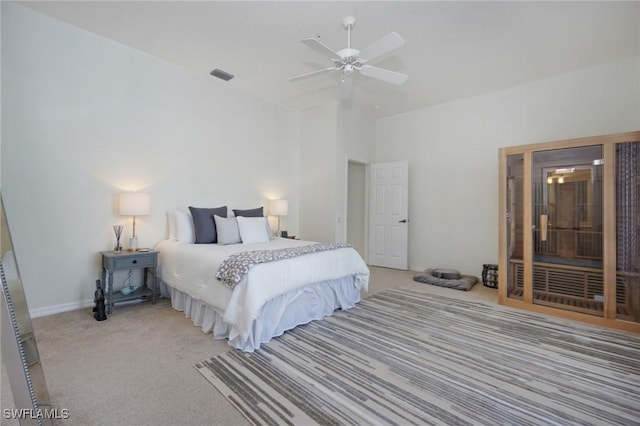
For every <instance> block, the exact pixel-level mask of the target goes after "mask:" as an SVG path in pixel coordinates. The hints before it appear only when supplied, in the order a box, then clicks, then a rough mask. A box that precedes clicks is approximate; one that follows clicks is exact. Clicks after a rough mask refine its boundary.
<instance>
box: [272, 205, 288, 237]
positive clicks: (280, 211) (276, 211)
mask: <svg viewBox="0 0 640 426" xmlns="http://www.w3.org/2000/svg"><path fill="white" fill-rule="evenodd" d="M269 211H270V212H271V215H272V216H278V230H277V231H276V235H277V236H278V237H279V236H280V216H286V215H288V214H289V202H288V201H287V200H271V202H270V205H269Z"/></svg>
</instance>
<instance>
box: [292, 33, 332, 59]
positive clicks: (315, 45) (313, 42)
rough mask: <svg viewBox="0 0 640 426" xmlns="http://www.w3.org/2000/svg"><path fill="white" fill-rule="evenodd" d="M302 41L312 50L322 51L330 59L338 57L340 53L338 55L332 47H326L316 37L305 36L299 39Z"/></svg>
mask: <svg viewBox="0 0 640 426" xmlns="http://www.w3.org/2000/svg"><path fill="white" fill-rule="evenodd" d="M300 41H301V42H302V43H304V44H305V45H307V46H309V47H310V48H312V49H313V50H315V51H317V52H320V53H322V54H323V55H324V56H326V57H328V58H331V59H340V55H338V53H337V52H335V51H334V50H333V49H331V48H329V47H327V46H326V45H324V44H322V43H321V42H320V41H318V39H316V38H313V37H312V38H305V39H304V40H300Z"/></svg>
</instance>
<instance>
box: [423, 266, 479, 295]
mask: <svg viewBox="0 0 640 426" xmlns="http://www.w3.org/2000/svg"><path fill="white" fill-rule="evenodd" d="M413 280H414V281H418V282H421V283H425V284H432V285H437V286H439V287H448V288H453V289H456V290H464V291H469V290H471V288H472V287H473V286H474V285H475V284H476V283H477V282H478V278H477V277H474V276H473V275H460V273H459V272H458V271H456V270H453V269H427V270H426V271H424V274H420V275H416V276H415V277H413Z"/></svg>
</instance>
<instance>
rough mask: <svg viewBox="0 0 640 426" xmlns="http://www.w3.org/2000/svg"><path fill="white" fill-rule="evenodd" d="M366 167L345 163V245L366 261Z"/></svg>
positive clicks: (359, 164)
mask: <svg viewBox="0 0 640 426" xmlns="http://www.w3.org/2000/svg"><path fill="white" fill-rule="evenodd" d="M366 218H367V165H366V164H364V163H359V162H356V161H348V163H347V243H349V244H351V245H352V246H353V248H355V249H356V250H357V251H358V253H360V256H362V258H363V259H364V260H365V261H366V260H367V252H366V247H367V235H366V229H367V220H366Z"/></svg>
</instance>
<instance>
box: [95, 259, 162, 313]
mask: <svg viewBox="0 0 640 426" xmlns="http://www.w3.org/2000/svg"><path fill="white" fill-rule="evenodd" d="M100 254H101V255H102V291H103V292H104V298H105V306H106V307H107V313H109V314H110V313H111V311H112V310H113V304H114V303H118V302H124V301H125V300H135V299H141V298H146V299H149V298H151V304H152V305H153V304H155V303H156V294H157V291H158V281H157V280H158V252H157V251H153V250H150V251H121V252H115V251H102V252H100ZM130 269H143V275H142V286H141V287H139V288H138V289H136V291H134V292H131V293H129V294H127V295H124V294H122V293H121V292H119V291H118V292H116V293H114V292H113V273H114V272H115V271H122V270H130ZM107 273H109V281H108V282H107V281H106V278H107ZM149 274H151V285H150V286H149ZM105 285H106V287H105Z"/></svg>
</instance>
